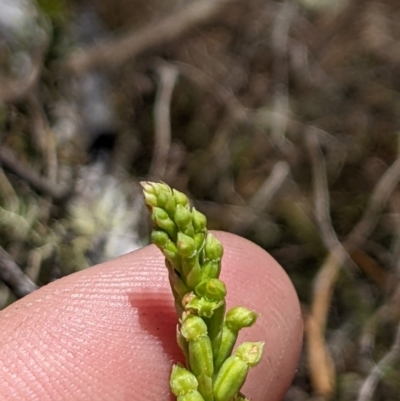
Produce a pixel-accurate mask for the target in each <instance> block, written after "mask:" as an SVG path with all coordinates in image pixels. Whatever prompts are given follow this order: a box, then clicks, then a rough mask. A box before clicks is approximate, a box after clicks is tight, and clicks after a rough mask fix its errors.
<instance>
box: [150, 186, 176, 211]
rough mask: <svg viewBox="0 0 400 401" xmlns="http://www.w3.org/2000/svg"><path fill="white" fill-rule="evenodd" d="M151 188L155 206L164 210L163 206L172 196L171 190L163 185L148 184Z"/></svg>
mask: <svg viewBox="0 0 400 401" xmlns="http://www.w3.org/2000/svg"><path fill="white" fill-rule="evenodd" d="M150 184H151V185H152V187H153V193H154V194H155V195H156V197H157V206H158V207H161V208H164V207H165V205H166V204H167V201H168V199H169V198H170V197H171V195H172V190H171V188H170V187H169V186H168V185H167V184H164V183H161V182H159V183H154V182H153V183H150Z"/></svg>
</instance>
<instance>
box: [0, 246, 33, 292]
mask: <svg viewBox="0 0 400 401" xmlns="http://www.w3.org/2000/svg"><path fill="white" fill-rule="evenodd" d="M0 279H1V280H2V281H3V282H4V283H5V284H6V285H7V287H8V288H10V290H11V291H12V292H13V293H14V295H15V296H16V297H17V298H22V297H24V296H25V295H28V294H30V293H31V292H33V291H35V290H37V288H38V287H37V286H36V284H35V283H34V282H33V281H32V280H31V279H30V278H29V277H28V276H26V275H25V274H24V273H23V271H22V270H21V269H20V268H19V266H18V265H17V264H16V263H15V262H14V261H13V260H12V259H11V257H10V255H9V254H8V253H7V252H6V251H5V250H4V249H3V248H2V247H0Z"/></svg>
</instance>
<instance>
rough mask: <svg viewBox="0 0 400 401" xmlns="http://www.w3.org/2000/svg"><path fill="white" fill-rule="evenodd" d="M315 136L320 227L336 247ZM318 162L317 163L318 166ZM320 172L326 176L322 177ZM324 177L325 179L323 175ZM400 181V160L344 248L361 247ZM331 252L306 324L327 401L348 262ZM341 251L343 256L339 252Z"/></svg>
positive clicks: (314, 376) (317, 385) (315, 375)
mask: <svg viewBox="0 0 400 401" xmlns="http://www.w3.org/2000/svg"><path fill="white" fill-rule="evenodd" d="M313 135H315V134H309V135H308V138H307V139H308V145H309V147H310V146H311V148H310V150H311V155H312V159H313V171H314V176H315V190H316V191H318V193H316V196H318V198H319V201H318V202H317V205H316V213H317V216H319V217H317V218H318V220H319V224H320V226H321V227H324V228H323V233H324V234H323V235H324V237H325V238H324V240H325V241H326V243H327V244H331V245H334V244H335V243H336V241H337V243H338V244H340V243H339V241H338V240H337V237H336V234H335V233H334V231H333V228H332V226H331V223H330V217H329V211H328V209H329V192H328V188H327V184H326V176H325V172H324V169H323V167H324V166H323V165H322V164H321V161H322V154H318V148H315V143H314V142H315V137H314V138H313ZM316 162H317V163H316ZM321 171H322V172H323V173H321ZM321 174H323V175H321ZM399 180H400V157H399V158H397V160H396V161H395V162H394V163H393V165H392V166H391V167H389V168H388V169H387V170H386V172H385V173H384V174H383V176H382V177H381V179H380V180H379V181H378V183H377V185H376V186H375V189H374V191H373V194H372V196H371V200H370V203H369V205H368V207H367V209H366V211H365V213H364V215H363V217H362V218H361V220H360V221H359V223H358V224H357V225H356V227H355V228H354V229H353V230H352V231H351V232H350V234H349V235H348V236H347V238H346V240H345V242H344V244H343V245H344V247H345V248H346V249H353V248H355V247H358V246H360V245H361V244H362V242H363V241H364V240H365V239H366V237H367V236H368V235H369V234H370V233H371V232H372V230H373V229H374V227H375V225H376V223H377V221H378V218H379V213H380V212H381V210H382V209H383V207H384V206H385V204H386V203H387V201H388V200H389V197H390V195H391V194H392V192H393V190H394V189H395V187H396V185H397V183H398V181H399ZM339 246H340V247H341V248H339V247H338V246H336V247H334V248H331V249H330V254H329V256H328V257H327V259H326V260H325V262H324V263H323V265H322V266H321V268H320V271H319V273H318V274H317V276H316V278H315V279H314V290H313V300H312V305H311V315H310V316H309V318H308V320H309V322H308V323H307V325H306V327H307V335H308V348H307V353H308V359H309V362H310V373H311V380H312V382H313V386H314V389H315V391H316V392H317V393H318V394H321V395H322V396H324V397H326V398H330V397H331V396H332V394H333V391H334V367H333V362H332V360H331V358H330V355H329V352H328V350H327V347H326V345H324V346H322V345H321V344H324V343H325V340H324V337H325V329H326V320H327V316H328V311H329V306H330V304H331V299H332V294H333V289H334V286H335V284H336V281H337V278H338V275H339V271H340V268H341V267H342V266H343V264H344V263H345V261H346V259H347V257H348V256H347V252H345V251H344V249H343V247H342V246H341V245H339ZM338 249H341V251H340V252H338V251H337V250H338Z"/></svg>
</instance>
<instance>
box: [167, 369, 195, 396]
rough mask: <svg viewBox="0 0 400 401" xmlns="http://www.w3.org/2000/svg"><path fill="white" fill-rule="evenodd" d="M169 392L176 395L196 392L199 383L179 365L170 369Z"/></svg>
mask: <svg viewBox="0 0 400 401" xmlns="http://www.w3.org/2000/svg"><path fill="white" fill-rule="evenodd" d="M169 384H170V386H171V391H172V392H173V393H174V394H175V395H176V396H178V395H183V394H187V393H191V392H192V391H194V390H197V386H198V385H199V383H198V382H197V379H196V376H195V375H194V374H193V373H191V372H189V371H188V370H186V369H185V368H183V367H182V366H179V365H174V366H173V367H172V372H171V379H170V382H169Z"/></svg>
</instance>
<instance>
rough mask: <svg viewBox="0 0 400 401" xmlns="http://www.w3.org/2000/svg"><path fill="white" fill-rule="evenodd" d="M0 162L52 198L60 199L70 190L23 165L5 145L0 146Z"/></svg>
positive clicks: (35, 188) (38, 190)
mask: <svg viewBox="0 0 400 401" xmlns="http://www.w3.org/2000/svg"><path fill="white" fill-rule="evenodd" d="M0 163H1V164H2V165H3V167H4V168H6V169H8V170H9V171H11V172H12V173H14V174H15V175H17V176H18V177H19V178H21V179H23V180H24V181H26V182H27V183H28V184H29V185H30V186H31V187H32V188H33V189H34V190H36V191H37V192H39V193H42V194H45V195H48V196H50V197H52V198H53V199H54V200H62V199H64V198H65V197H66V196H67V195H68V194H70V192H71V188H70V187H60V186H57V185H55V184H54V183H52V182H49V181H48V180H46V179H44V178H42V177H41V176H40V175H39V174H38V173H36V172H35V171H34V170H32V169H31V168H30V167H29V166H25V165H23V164H22V163H21V162H20V161H18V159H17V158H16V157H15V156H14V154H13V153H12V151H11V150H10V149H7V148H6V147H5V146H2V147H0Z"/></svg>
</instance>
